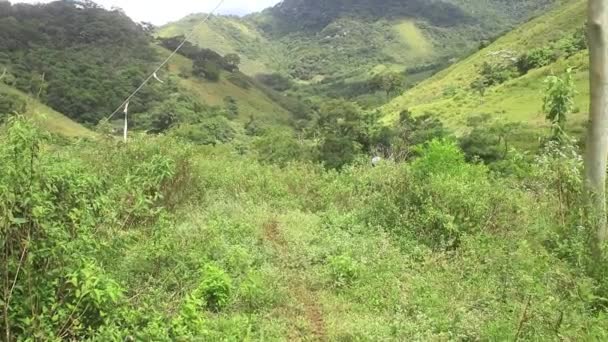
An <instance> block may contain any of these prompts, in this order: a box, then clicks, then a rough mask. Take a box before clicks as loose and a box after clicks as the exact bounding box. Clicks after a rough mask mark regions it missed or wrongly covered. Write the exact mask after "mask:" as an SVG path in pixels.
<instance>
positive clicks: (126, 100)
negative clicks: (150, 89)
mask: <svg viewBox="0 0 608 342" xmlns="http://www.w3.org/2000/svg"><path fill="white" fill-rule="evenodd" d="M225 1H226V0H220V1H219V2H218V4H217V6H215V8H214V9H213V10H212V11H211V12H209V13H208V14H207V16H206V17H205V19H203V20H202V21H201V22H200V23H198V24H197V25H196V26H194V27H193V28H192V31H190V33H189V34H188V35H186V36H185V37H184V40H183V41H182V42H181V43H180V44H179V45H178V46H177V48H176V49H175V50H173V52H171V54H170V55H169V57H167V58H166V59H165V60H164V61H163V62H162V63H161V64H160V65H159V66H158V68H156V69H155V70H154V71H153V72H152V73H151V74H150V76H148V78H146V79H145V80H144V81H143V82H142V84H141V85H140V86H139V87H137V89H135V91H134V92H133V93H131V95H129V97H127V98H126V99H125V100H124V101H123V103H122V104H121V105H120V106H119V107H118V108H116V110H115V111H114V112H113V113H112V115H110V116H109V117H108V119H107V120H108V121H110V120H111V119H112V118H113V117H114V115H116V114H117V113H118V112H120V110H121V109H123V108H124V107H125V106H126V105H127V103H129V102H130V101H131V100H132V99H133V97H135V95H137V93H139V92H140V91H141V90H142V89H143V88H144V87H145V86H146V84H148V82H150V80H151V79H153V78H154V75H156V73H158V72H159V71H160V70H161V69H162V68H163V67H164V66H165V65H166V64H167V63H169V61H170V60H171V58H173V57H174V56H175V55H176V54H177V53H178V52H179V50H180V49H181V48H182V47H183V46H184V45H185V44H186V42H187V41H188V40H190V38H192V37H193V36H194V34H195V33H196V29H198V27H199V26H201V25H203V24H204V23H206V22H207V21H209V19H211V16H212V15H213V14H214V13H215V11H217V10H218V9H219V8H220V7H221V6H222V5H223V4H224V2H225Z"/></svg>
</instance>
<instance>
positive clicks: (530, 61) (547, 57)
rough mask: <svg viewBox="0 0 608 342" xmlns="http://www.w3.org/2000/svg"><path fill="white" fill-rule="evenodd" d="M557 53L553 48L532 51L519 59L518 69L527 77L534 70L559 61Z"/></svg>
mask: <svg viewBox="0 0 608 342" xmlns="http://www.w3.org/2000/svg"><path fill="white" fill-rule="evenodd" d="M557 57H558V56H557V53H555V51H553V50H552V49H551V48H548V47H544V48H537V49H532V50H530V51H528V52H526V53H524V54H523V55H521V56H519V58H518V59H517V63H516V65H517V69H518V70H519V73H520V74H522V75H525V74H527V73H528V71H530V70H532V69H537V68H541V67H544V66H547V65H549V64H551V63H553V62H555V61H556V60H557Z"/></svg>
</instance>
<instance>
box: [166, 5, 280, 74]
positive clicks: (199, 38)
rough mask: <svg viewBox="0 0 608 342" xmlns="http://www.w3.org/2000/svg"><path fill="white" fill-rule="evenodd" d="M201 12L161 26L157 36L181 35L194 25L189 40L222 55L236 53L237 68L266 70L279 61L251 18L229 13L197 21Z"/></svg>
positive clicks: (200, 16)
mask: <svg viewBox="0 0 608 342" xmlns="http://www.w3.org/2000/svg"><path fill="white" fill-rule="evenodd" d="M205 17H206V15H204V14H193V15H190V16H188V17H186V18H184V19H182V20H180V21H177V22H174V23H170V24H168V25H165V26H163V27H161V28H160V29H159V30H158V32H157V36H158V37H161V38H170V37H174V36H179V35H185V34H187V33H189V32H190V31H191V30H192V27H193V26H197V30H196V32H195V33H194V36H193V43H196V44H197V45H199V46H202V47H207V48H210V49H213V50H215V51H217V52H218V53H220V54H222V55H226V54H229V53H238V54H239V55H240V56H241V59H242V63H241V66H240V68H241V70H242V71H243V72H245V73H246V74H248V75H255V74H259V73H268V72H271V70H273V69H276V68H278V67H279V65H281V56H282V54H281V53H280V51H279V50H277V47H276V46H275V45H274V44H273V43H271V42H270V41H269V40H268V39H266V37H265V36H264V35H263V33H262V32H261V31H260V30H259V29H258V28H257V27H255V25H253V24H252V23H251V22H249V21H247V20H243V19H241V18H238V17H232V16H213V17H212V18H211V20H209V21H207V22H206V23H204V24H201V22H202V21H203V19H204V18H205Z"/></svg>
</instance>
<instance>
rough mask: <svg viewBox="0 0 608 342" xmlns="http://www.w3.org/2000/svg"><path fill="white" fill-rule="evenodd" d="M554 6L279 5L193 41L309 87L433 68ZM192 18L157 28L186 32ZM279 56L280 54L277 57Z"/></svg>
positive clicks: (529, 0)
mask: <svg viewBox="0 0 608 342" xmlns="http://www.w3.org/2000/svg"><path fill="white" fill-rule="evenodd" d="M552 3H553V1H552V0H517V1H503V0H485V1H483V2H479V1H467V0H450V1H447V0H445V1H432V2H430V1H423V0H382V1H369V0H340V1H320V0H314V1H301V0H287V1H282V2H281V3H279V4H278V5H276V6H275V7H272V8H269V9H267V10H265V11H263V12H261V13H257V14H253V15H251V16H248V17H246V18H244V19H239V18H235V17H214V18H213V19H212V20H211V21H210V22H209V23H207V24H205V25H202V26H200V27H199V29H198V30H197V33H196V36H195V39H194V41H195V42H196V43H197V44H199V45H201V46H205V47H209V48H212V49H217V50H219V51H225V52H237V53H239V54H241V55H242V56H243V58H244V60H246V61H247V68H246V69H245V71H246V72H248V73H250V74H255V73H265V72H268V70H273V71H280V72H283V73H286V74H289V75H290V76H291V77H293V78H295V79H299V80H305V81H311V80H312V81H320V80H321V79H323V78H327V77H342V78H344V77H349V76H352V75H353V74H361V73H363V72H366V71H368V70H369V69H372V68H373V67H375V66H378V65H383V64H386V65H389V66H392V67H395V68H397V69H399V70H404V69H406V68H409V69H411V70H424V69H427V70H428V69H436V68H439V67H441V65H444V64H446V63H447V62H448V60H449V59H450V58H452V57H454V56H459V55H461V54H462V53H465V52H466V51H469V50H470V49H471V48H473V47H475V46H476V45H477V44H479V42H480V41H482V40H484V39H488V38H490V37H493V36H495V35H497V34H498V33H500V32H502V31H504V30H506V29H508V28H511V27H513V26H514V25H516V24H518V23H520V22H522V21H524V20H526V19H527V18H529V17H530V16H531V15H533V14H535V13H537V11H538V10H539V9H544V8H546V7H547V6H549V5H551V4H552ZM198 22H200V18H197V17H196V16H191V17H188V18H185V19H183V20H182V21H179V22H176V23H172V24H169V25H167V26H165V27H163V28H161V29H160V31H159V34H160V35H161V36H169V35H175V34H181V33H184V32H186V31H188V30H190V29H192V27H193V26H194V25H197V23H198ZM276 51H281V52H282V54H280V57H278V56H279V55H277V53H276Z"/></svg>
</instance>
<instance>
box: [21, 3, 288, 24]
mask: <svg viewBox="0 0 608 342" xmlns="http://www.w3.org/2000/svg"><path fill="white" fill-rule="evenodd" d="M10 1H11V2H13V3H16V2H27V3H39V2H50V0H42V1H41V0H10ZM94 1H95V2H97V3H98V4H100V5H103V6H105V7H107V8H110V7H112V6H116V7H120V8H122V9H123V10H125V12H127V14H128V15H129V16H131V18H133V19H134V20H135V21H147V22H152V23H153V24H156V25H161V24H165V23H167V22H170V21H174V20H178V19H181V18H183V17H185V16H186V15H188V14H191V13H200V12H209V11H211V10H212V9H213V8H214V7H215V6H217V4H218V2H219V0H94ZM279 1H280V0H225V2H224V4H223V5H222V7H221V8H220V10H219V11H218V12H219V13H221V14H238V15H243V14H247V13H251V12H256V11H259V10H262V9H264V8H266V7H269V6H272V5H274V4H276V3H278V2H279Z"/></svg>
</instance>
